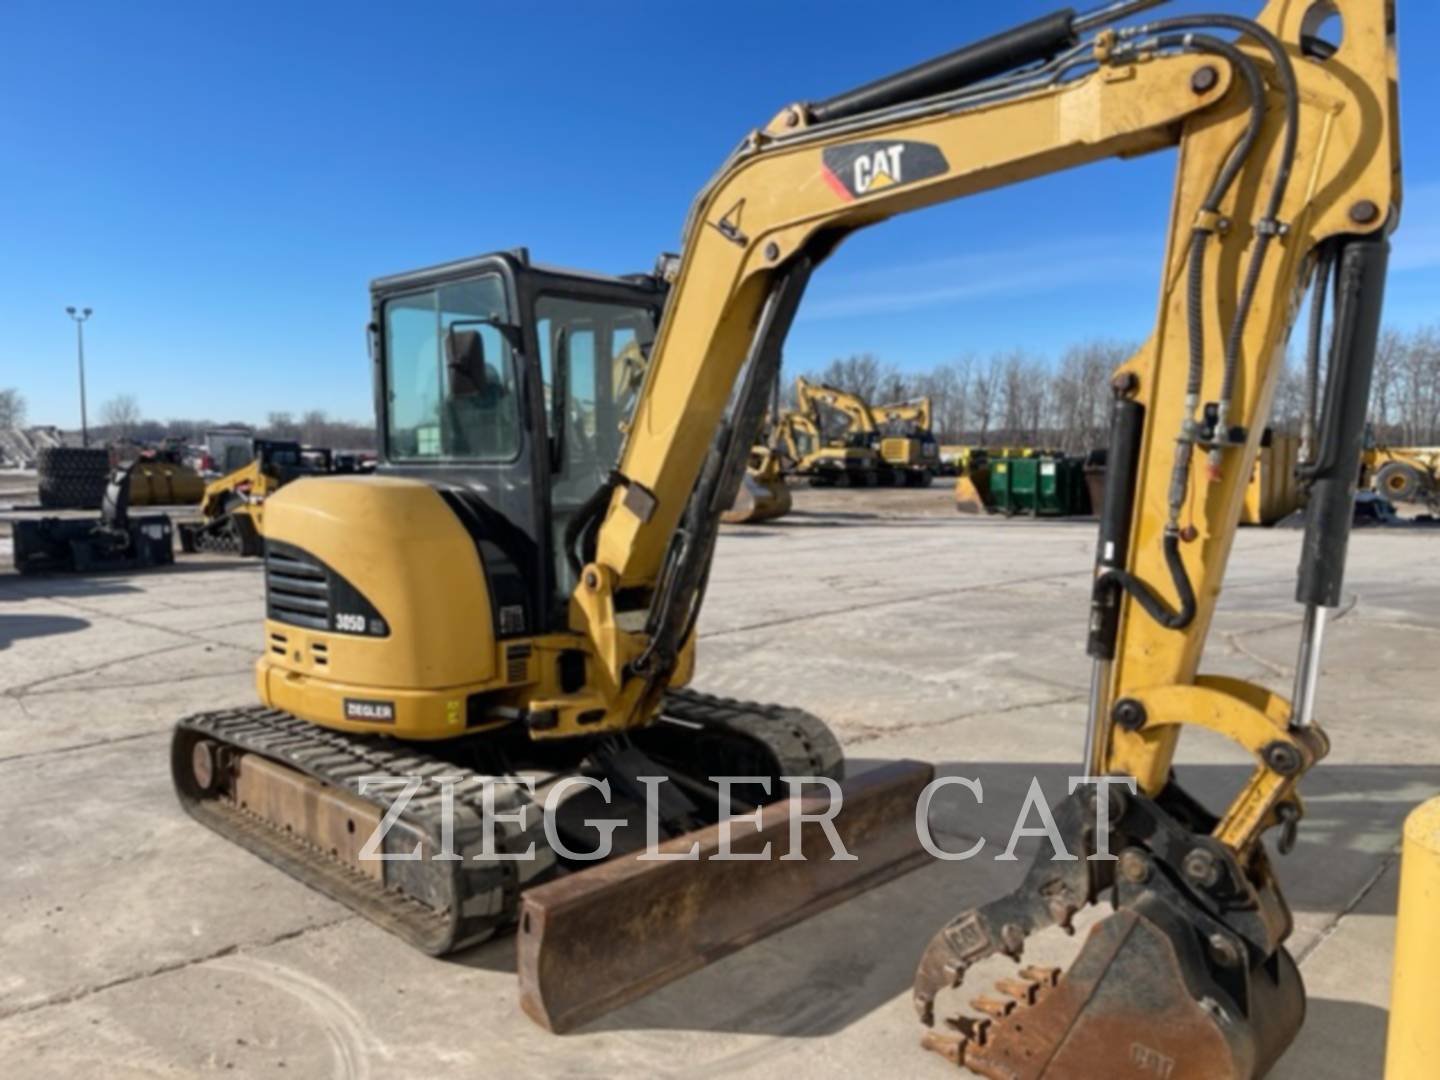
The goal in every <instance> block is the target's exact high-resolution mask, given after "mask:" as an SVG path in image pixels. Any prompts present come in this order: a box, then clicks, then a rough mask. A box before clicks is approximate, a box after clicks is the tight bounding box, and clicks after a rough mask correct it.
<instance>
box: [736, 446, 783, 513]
mask: <svg viewBox="0 0 1440 1080" xmlns="http://www.w3.org/2000/svg"><path fill="white" fill-rule="evenodd" d="M791 505H792V503H791V498H790V488H789V487H788V486H787V485H786V483H785V477H784V476H783V475H781V472H780V459H779V457H778V456H777V455H776V454H774V453H773V452H772V451H771V450H769V449H768V448H767V447H756V448H755V449H754V450H753V451H752V452H751V455H750V465H749V467H748V468H747V469H746V470H745V475H744V476H743V477H742V478H741V481H740V488H739V490H738V491H736V492H735V501H734V502H733V503H731V504H730V509H729V510H726V511H725V512H724V513H722V514H721V515H720V520H721V521H723V522H725V524H727V525H755V524H759V523H760V522H762V521H774V520H775V519H776V518H782V517H784V516H785V515H786V514H788V513H789V512H790V507H791Z"/></svg>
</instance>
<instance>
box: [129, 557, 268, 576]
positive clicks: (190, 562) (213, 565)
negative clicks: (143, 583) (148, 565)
mask: <svg viewBox="0 0 1440 1080" xmlns="http://www.w3.org/2000/svg"><path fill="white" fill-rule="evenodd" d="M264 568H265V562H264V560H263V559H242V558H240V557H239V556H235V557H228V558H227V557H225V556H223V555H222V556H218V557H216V558H204V557H201V558H196V557H194V556H189V555H187V556H182V557H180V558H177V559H176V560H175V562H173V563H171V564H170V565H169V566H160V567H156V568H155V569H154V570H149V571H146V573H147V574H156V575H159V576H161V577H166V576H174V575H176V574H206V573H209V572H211V571H214V570H248V571H251V572H252V573H260V572H261V571H263V570H264Z"/></svg>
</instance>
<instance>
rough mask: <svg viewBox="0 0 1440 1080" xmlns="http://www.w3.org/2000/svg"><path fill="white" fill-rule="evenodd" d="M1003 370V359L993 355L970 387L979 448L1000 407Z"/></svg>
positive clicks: (984, 440)
mask: <svg viewBox="0 0 1440 1080" xmlns="http://www.w3.org/2000/svg"><path fill="white" fill-rule="evenodd" d="M1004 369H1005V358H1004V357H1003V356H1001V355H1000V354H999V353H996V354H994V355H993V356H991V357H990V360H989V362H988V363H987V364H986V365H985V367H984V368H982V369H981V370H980V371H977V372H976V373H975V381H974V382H973V383H972V384H971V387H970V400H971V401H972V402H973V405H972V407H971V412H972V415H973V416H974V418H975V428H976V431H977V433H978V436H979V438H978V441H979V443H980V445H981V446H984V445H985V444H986V440H987V439H988V438H989V437H990V425H991V424H992V423H994V421H995V413H996V411H997V410H998V409H999V407H1000V395H1001V389H1000V388H1001V381H1002V379H1003V377H1004Z"/></svg>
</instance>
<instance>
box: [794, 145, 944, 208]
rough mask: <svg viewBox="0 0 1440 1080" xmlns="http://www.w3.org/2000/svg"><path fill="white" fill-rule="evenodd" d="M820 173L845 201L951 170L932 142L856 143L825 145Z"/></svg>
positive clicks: (940, 174) (926, 178)
mask: <svg viewBox="0 0 1440 1080" xmlns="http://www.w3.org/2000/svg"><path fill="white" fill-rule="evenodd" d="M821 160H822V162H823V168H822V170H821V172H822V175H823V176H824V177H825V182H826V183H827V184H829V185H830V187H831V189H832V190H834V192H835V194H837V195H839V196H840V197H841V198H842V199H844V200H845V201H846V202H850V201H852V200H854V199H857V198H860V197H861V196H863V195H870V194H873V193H875V192H877V191H882V190H884V189H885V188H890V187H896V186H897V185H899V184H913V183H915V182H916V181H917V180H928V179H930V178H931V177H932V176H942V175H944V174H945V173H947V172H949V171H950V163H949V162H947V161H946V160H945V155H944V154H942V153H941V152H940V148H939V147H938V146H935V145H934V144H933V143H923V142H858V143H847V144H845V145H844V146H827V147H826V148H825V152H824V154H823V155H822V158H821Z"/></svg>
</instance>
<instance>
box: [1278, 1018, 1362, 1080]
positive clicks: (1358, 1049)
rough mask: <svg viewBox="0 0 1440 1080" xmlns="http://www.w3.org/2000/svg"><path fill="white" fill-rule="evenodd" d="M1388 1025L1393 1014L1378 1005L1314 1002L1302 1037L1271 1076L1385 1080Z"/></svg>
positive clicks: (1283, 1079)
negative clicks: (1377, 1079) (1380, 1078)
mask: <svg viewBox="0 0 1440 1080" xmlns="http://www.w3.org/2000/svg"><path fill="white" fill-rule="evenodd" d="M1389 1020H1390V1014H1389V1012H1387V1011H1386V1010H1385V1009H1381V1008H1378V1007H1376V1006H1374V1005H1366V1004H1363V1003H1361V1002H1356V1001H1335V1000H1333V999H1331V998H1311V999H1310V1000H1309V1001H1308V1002H1307V1003H1306V1006H1305V1024H1304V1026H1303V1027H1302V1028H1301V1029H1300V1035H1299V1037H1298V1038H1297V1039H1296V1040H1295V1042H1293V1043H1292V1044H1291V1045H1290V1049H1289V1050H1288V1051H1286V1053H1285V1056H1284V1057H1282V1058H1281V1059H1280V1061H1279V1063H1278V1064H1277V1065H1276V1066H1275V1069H1274V1071H1272V1072H1271V1073H1270V1076H1271V1078H1272V1080H1302V1078H1303V1080H1355V1078H1356V1077H1361V1076H1381V1075H1383V1074H1384V1072H1385V1035H1386V1028H1387V1025H1388V1024H1389ZM1366 1062H1369V1064H1368V1065H1367V1064H1366Z"/></svg>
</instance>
